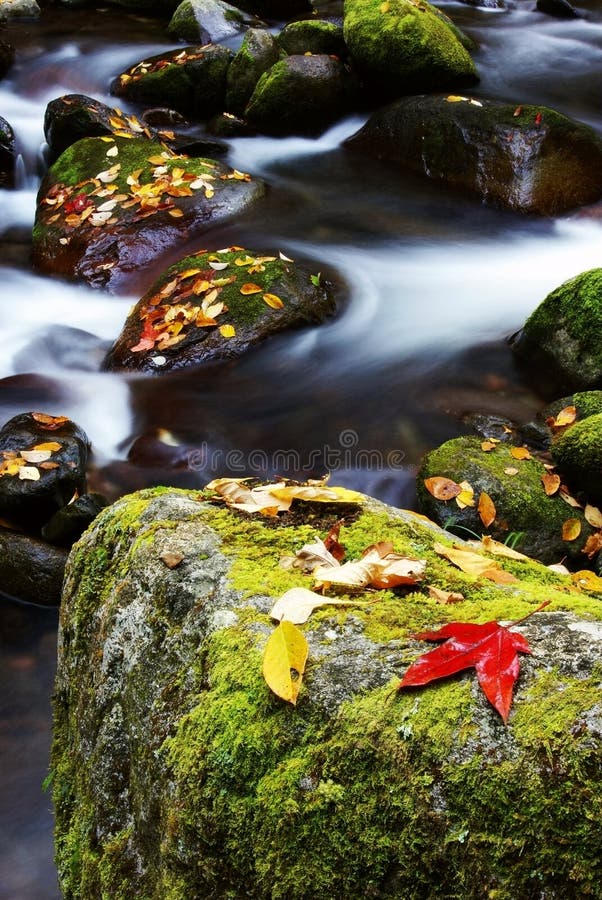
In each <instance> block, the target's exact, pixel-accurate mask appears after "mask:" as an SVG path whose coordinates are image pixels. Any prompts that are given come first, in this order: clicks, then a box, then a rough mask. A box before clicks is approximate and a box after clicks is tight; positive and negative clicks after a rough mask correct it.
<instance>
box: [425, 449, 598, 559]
mask: <svg viewBox="0 0 602 900" xmlns="http://www.w3.org/2000/svg"><path fill="white" fill-rule="evenodd" d="M481 444H482V441H481V439H480V438H475V437H468V436H467V437H459V438H454V439H452V440H451V441H446V443H444V444H442V445H441V446H440V447H437V448H436V449H435V450H432V451H431V452H430V453H427V454H426V456H425V457H424V459H423V461H422V465H421V467H420V470H419V472H418V475H417V496H418V505H419V509H420V510H421V512H423V513H424V515H426V516H428V517H429V518H430V519H432V520H433V521H434V522H437V523H438V524H439V525H441V526H443V527H446V528H448V529H449V530H452V531H454V533H456V532H457V533H458V534H459V535H460V536H461V537H463V538H466V537H467V536H471V535H472V536H473V537H475V536H476V537H478V536H479V535H481V534H483V533H485V532H487V533H488V534H491V535H492V536H493V537H494V538H495V539H496V540H499V541H505V540H506V539H507V538H508V536H509V535H510V534H511V533H514V534H516V533H520V535H521V536H520V538H519V540H518V542H517V543H516V549H517V550H519V551H520V552H521V553H525V554H527V555H528V556H532V557H534V558H535V559H539V560H541V561H542V562H545V563H555V562H559V561H560V560H562V559H564V558H565V557H566V558H568V559H569V560H574V561H576V562H577V563H578V567H579V568H584V564H585V562H586V559H585V557H584V556H583V555H582V553H581V550H582V549H583V546H584V544H585V541H586V540H587V537H588V536H589V535H590V534H591V533H592V529H591V527H590V526H589V525H588V524H587V522H586V520H585V518H584V516H583V512H582V510H580V509H575V508H572V507H569V506H568V505H567V504H566V503H565V502H564V501H563V500H562V499H561V498H560V496H559V495H558V494H555V495H554V496H551V497H549V496H547V495H546V493H545V490H544V487H543V483H542V481H541V478H542V475H544V474H545V473H546V471H547V470H546V469H545V468H544V464H543V462H541V461H540V460H538V459H537V458H535V457H533V458H532V459H524V460H517V459H514V458H513V456H512V455H511V448H510V447H508V445H507V444H502V443H500V444H498V445H497V446H496V447H495V449H494V450H491V451H489V452H485V451H483V449H482V447H481ZM506 469H512V470H518V471H517V472H515V473H514V474H512V473H511V474H508V473H507V472H506V471H505V470H506ZM437 476H442V477H444V478H451V479H452V481H455V482H456V483H457V484H460V483H461V482H463V481H467V482H468V483H469V484H470V486H471V487H472V489H473V491H474V498H473V499H474V506H467V507H466V508H464V509H461V508H460V507H459V506H458V504H457V503H456V501H455V499H451V500H447V501H445V500H437V499H436V498H435V497H433V496H432V494H431V493H430V492H429V491H428V490H427V488H426V486H425V484H424V482H425V479H427V478H433V477H437ZM483 491H484V492H485V493H487V494H488V495H489V496H490V497H491V499H492V500H493V503H494V505H495V509H496V517H495V521H494V522H493V523H492V524H491V525H490V526H489V527H488V528H485V526H484V525H483V522H482V521H481V517H480V515H479V511H478V502H479V498H480V495H481V492H483ZM568 518H577V519H579V521H580V523H581V534H580V535H579V537H578V538H577V539H576V540H573V541H564V540H563V539H562V525H563V523H564V522H565V521H566V520H567V519H568Z"/></svg>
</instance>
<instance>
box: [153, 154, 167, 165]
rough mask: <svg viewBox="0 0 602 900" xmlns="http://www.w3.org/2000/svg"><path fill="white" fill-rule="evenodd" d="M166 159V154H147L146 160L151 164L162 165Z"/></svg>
mask: <svg viewBox="0 0 602 900" xmlns="http://www.w3.org/2000/svg"><path fill="white" fill-rule="evenodd" d="M166 159H167V157H166V156H159V155H156V156H149V157H148V162H149V163H150V164H151V165H153V166H164V165H165V160H166Z"/></svg>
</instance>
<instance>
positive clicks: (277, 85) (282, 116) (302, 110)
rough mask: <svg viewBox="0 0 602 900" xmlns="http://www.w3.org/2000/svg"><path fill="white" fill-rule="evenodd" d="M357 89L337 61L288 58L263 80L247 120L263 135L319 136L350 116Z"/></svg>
mask: <svg viewBox="0 0 602 900" xmlns="http://www.w3.org/2000/svg"><path fill="white" fill-rule="evenodd" d="M357 87H358V86H357V83H356V81H355V79H354V78H353V76H352V75H351V73H350V72H349V70H348V69H347V68H346V67H345V66H344V65H343V63H341V62H340V60H338V59H333V57H331V56H326V55H324V54H319V55H316V56H287V57H286V58H285V59H282V60H280V62H277V63H276V65H274V66H272V68H271V69H269V70H268V71H267V72H265V73H264V74H263V75H262V76H261V78H260V79H259V81H258V83H257V86H256V87H255V90H254V91H253V95H252V96H251V99H250V100H249V103H248V105H247V108H246V110H245V117H246V118H247V119H248V121H249V123H250V124H251V125H252V126H253V127H254V128H256V129H257V130H258V131H261V132H263V133H264V134H275V135H281V134H303V135H318V134H321V132H323V131H325V130H326V128H328V127H329V126H330V125H332V124H334V122H336V121H337V120H338V119H340V118H341V117H342V116H344V115H345V114H346V113H347V112H349V110H350V109H351V106H352V103H353V99H354V94H355V92H356V91H357Z"/></svg>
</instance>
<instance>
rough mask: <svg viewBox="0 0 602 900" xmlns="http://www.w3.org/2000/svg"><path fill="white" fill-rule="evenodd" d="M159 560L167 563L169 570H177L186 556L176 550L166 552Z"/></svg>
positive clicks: (161, 554) (160, 555)
mask: <svg viewBox="0 0 602 900" xmlns="http://www.w3.org/2000/svg"><path fill="white" fill-rule="evenodd" d="M159 559H160V560H161V562H163V563H165V565H166V566H167V568H168V569H175V567H176V566H179V565H180V563H181V562H182V560H183V559H184V554H183V553H180V552H178V551H175V550H164V551H163V553H160V554H159Z"/></svg>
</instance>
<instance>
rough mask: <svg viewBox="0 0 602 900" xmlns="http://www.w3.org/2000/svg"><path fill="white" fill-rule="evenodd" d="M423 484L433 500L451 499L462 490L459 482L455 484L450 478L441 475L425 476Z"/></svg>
mask: <svg viewBox="0 0 602 900" xmlns="http://www.w3.org/2000/svg"><path fill="white" fill-rule="evenodd" d="M424 486H425V488H426V489H427V491H428V492H429V494H432V495H433V497H434V498H435V500H451V499H452V498H453V497H457V496H458V494H459V493H460V492H461V490H462V488H461V487H460V485H459V484H456V482H455V481H452V480H451V478H444V477H443V476H442V475H435V476H434V477H433V478H425V479H424Z"/></svg>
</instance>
